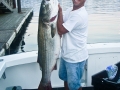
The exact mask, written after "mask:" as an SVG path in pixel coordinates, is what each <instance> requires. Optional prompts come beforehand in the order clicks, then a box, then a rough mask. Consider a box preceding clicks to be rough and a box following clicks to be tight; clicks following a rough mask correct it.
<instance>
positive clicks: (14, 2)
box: [13, 0, 16, 8]
mask: <svg viewBox="0 0 120 90" xmlns="http://www.w3.org/2000/svg"><path fill="white" fill-rule="evenodd" d="M13 8H16V0H13Z"/></svg>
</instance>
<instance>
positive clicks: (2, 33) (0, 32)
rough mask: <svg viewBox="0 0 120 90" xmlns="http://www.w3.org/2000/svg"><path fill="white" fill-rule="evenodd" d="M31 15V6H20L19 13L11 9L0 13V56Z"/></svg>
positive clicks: (23, 27)
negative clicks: (8, 11) (9, 11)
mask: <svg viewBox="0 0 120 90" xmlns="http://www.w3.org/2000/svg"><path fill="white" fill-rule="evenodd" d="M32 16H33V9H32V8H22V9H21V13H18V11H17V9H13V12H12V13H3V14H0V56H3V55H5V51H6V50H7V49H9V47H10V45H11V43H12V42H13V41H14V39H15V38H16V37H17V36H18V34H19V33H20V32H22V30H23V29H25V27H26V26H27V24H28V23H29V21H30V19H31V17H32Z"/></svg>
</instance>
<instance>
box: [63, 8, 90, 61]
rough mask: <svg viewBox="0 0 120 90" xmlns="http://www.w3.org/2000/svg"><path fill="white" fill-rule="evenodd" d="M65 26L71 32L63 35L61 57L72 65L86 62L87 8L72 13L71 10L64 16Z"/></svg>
mask: <svg viewBox="0 0 120 90" xmlns="http://www.w3.org/2000/svg"><path fill="white" fill-rule="evenodd" d="M63 21H64V23H63V26H64V27H65V28H66V29H67V30H68V31H69V32H68V33H66V34H64V35H63V38H62V48H61V57H62V58H63V59H64V60H65V61H67V62H70V63H76V62H81V61H84V60H86V59H87V58H88V51H87V47H86V46H87V45H86V44H87V32H88V13H87V12H86V9H85V7H84V6H83V7H81V8H80V9H77V10H74V11H72V8H69V9H68V10H67V11H66V13H65V15H64V16H63Z"/></svg>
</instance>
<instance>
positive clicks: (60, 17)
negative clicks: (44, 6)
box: [57, 5, 68, 36]
mask: <svg viewBox="0 0 120 90" xmlns="http://www.w3.org/2000/svg"><path fill="white" fill-rule="evenodd" d="M58 8H59V11H58V20H57V29H58V34H59V35H60V36H61V35H62V34H65V33H67V32H68V30H67V29H66V28H64V26H63V25H62V24H63V14H62V8H61V7H60V5H58Z"/></svg>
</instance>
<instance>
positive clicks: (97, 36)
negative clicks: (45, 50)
mask: <svg viewBox="0 0 120 90" xmlns="http://www.w3.org/2000/svg"><path fill="white" fill-rule="evenodd" d="M71 1H72V0H59V2H60V4H61V6H62V8H63V10H64V11H65V10H66V9H67V8H69V7H71V6H72V2H71ZM40 3H41V0H21V7H22V8H30V7H32V8H33V11H34V15H33V18H32V20H31V21H30V24H29V26H28V27H27V29H26V32H25V34H24V35H23V38H24V39H23V40H22V43H20V46H19V48H18V50H17V52H18V53H20V52H26V51H33V50H37V30H38V16H39V8H40ZM85 7H86V9H87V11H88V14H89V15H90V17H92V18H90V21H92V22H94V23H90V26H91V27H90V28H89V34H88V43H99V42H100V43H101V42H120V39H119V38H120V26H119V23H120V17H119V14H120V13H119V12H120V0H86V3H85ZM94 14H96V15H95V16H94ZM99 14H100V15H99ZM101 14H102V15H103V18H104V19H105V20H103V19H102V16H101ZM106 14H108V15H107V16H105V15H106ZM114 14H115V15H114ZM91 15H93V16H91ZM108 16H110V17H108ZM105 17H106V18H105ZM114 17H118V18H117V20H116V18H114ZM113 21H114V22H115V24H116V26H115V25H112V22H113ZM97 24H99V25H101V26H98V25H97ZM102 26H104V27H102Z"/></svg>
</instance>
